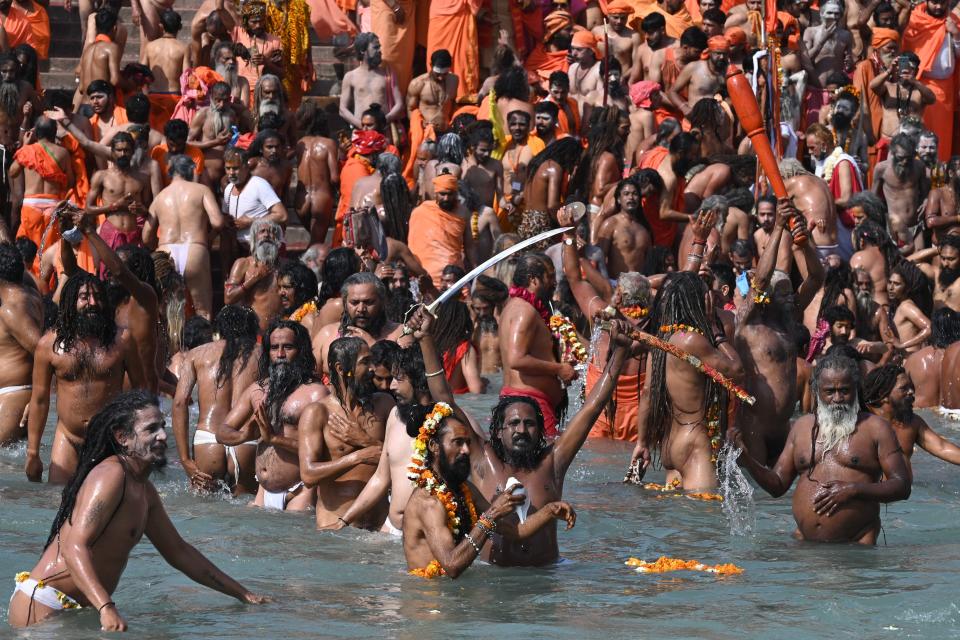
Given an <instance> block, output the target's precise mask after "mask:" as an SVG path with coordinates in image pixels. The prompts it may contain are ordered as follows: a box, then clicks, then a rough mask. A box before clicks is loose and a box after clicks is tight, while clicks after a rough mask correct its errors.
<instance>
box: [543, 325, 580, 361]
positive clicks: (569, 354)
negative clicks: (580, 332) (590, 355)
mask: <svg viewBox="0 0 960 640" xmlns="http://www.w3.org/2000/svg"><path fill="white" fill-rule="evenodd" d="M549 326H550V331H552V332H553V337H554V338H556V339H557V341H558V342H559V343H560V351H561V353H560V359H561V361H564V362H569V363H571V364H583V363H584V362H586V361H587V350H586V348H585V347H584V346H583V343H581V342H580V338H579V337H578V336H577V330H576V328H574V326H573V323H572V322H570V319H569V318H567V317H566V316H562V315H560V314H554V315H552V316H550V324H549Z"/></svg>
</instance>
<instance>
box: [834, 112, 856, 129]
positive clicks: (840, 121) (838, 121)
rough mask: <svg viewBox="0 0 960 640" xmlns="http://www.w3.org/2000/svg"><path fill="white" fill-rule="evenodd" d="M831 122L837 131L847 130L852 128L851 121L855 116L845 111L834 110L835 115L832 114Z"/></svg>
mask: <svg viewBox="0 0 960 640" xmlns="http://www.w3.org/2000/svg"><path fill="white" fill-rule="evenodd" d="M830 122H831V123H832V124H833V128H834V129H835V130H837V131H846V130H847V129H849V128H850V123H851V122H853V117H852V116H849V115H847V114H845V113H837V112H836V111H834V112H833V115H832V116H830Z"/></svg>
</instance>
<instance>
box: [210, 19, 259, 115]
mask: <svg viewBox="0 0 960 640" xmlns="http://www.w3.org/2000/svg"><path fill="white" fill-rule="evenodd" d="M210 15H216V14H210ZM210 57H211V61H212V62H213V70H214V71H216V72H217V73H218V74H220V77H221V78H223V81H224V82H226V83H227V84H228V85H230V97H231V98H232V99H233V102H234V103H235V104H237V105H238V106H240V107H241V108H244V109H246V106H247V105H248V104H250V83H249V82H247V79H246V78H244V77H243V76H242V75H240V72H239V70H238V67H237V54H236V52H234V49H233V44H232V43H230V42H219V43H217V44H216V46H214V48H213V50H212V51H211V52H210Z"/></svg>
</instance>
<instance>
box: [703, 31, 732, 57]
mask: <svg viewBox="0 0 960 640" xmlns="http://www.w3.org/2000/svg"><path fill="white" fill-rule="evenodd" d="M711 51H713V52H717V53H730V41H729V40H727V39H726V38H725V37H724V36H713V37H712V38H710V39H709V40H707V50H706V51H704V52H703V53H701V54H700V57H701V58H702V59H704V60H706V59H707V58H709V57H710V52H711Z"/></svg>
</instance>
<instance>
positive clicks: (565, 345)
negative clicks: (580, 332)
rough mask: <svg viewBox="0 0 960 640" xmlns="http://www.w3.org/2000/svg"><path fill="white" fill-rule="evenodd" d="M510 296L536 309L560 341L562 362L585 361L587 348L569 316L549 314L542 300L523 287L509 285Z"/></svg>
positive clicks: (575, 362)
mask: <svg viewBox="0 0 960 640" xmlns="http://www.w3.org/2000/svg"><path fill="white" fill-rule="evenodd" d="M510 297H511V298H520V299H521V300H525V301H527V302H528V303H530V305H532V306H533V308H534V309H536V310H537V313H539V314H540V317H541V318H542V319H543V322H544V324H546V325H547V328H548V329H550V332H551V333H552V334H553V337H554V338H556V339H557V341H558V342H559V343H560V352H561V353H560V359H561V361H562V362H568V363H570V364H582V363H584V362H586V361H587V350H586V348H585V347H584V346H583V343H581V342H580V338H579V337H577V330H576V328H574V326H573V323H572V322H570V319H569V318H567V317H566V316H564V315H560V314H559V313H556V314H553V315H550V311H549V310H548V309H547V306H546V305H545V304H543V300H541V299H540V298H538V297H537V296H535V295H533V294H532V293H530V292H529V291H528V290H526V289H524V288H523V287H517V286H512V287H510Z"/></svg>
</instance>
